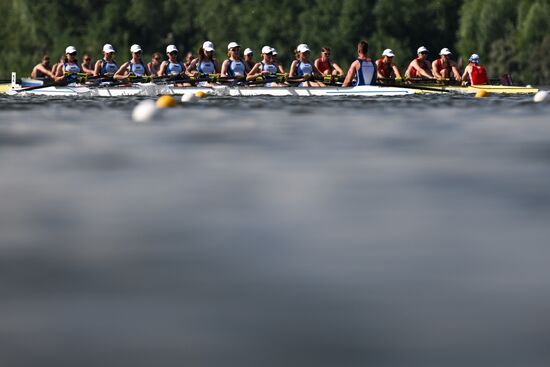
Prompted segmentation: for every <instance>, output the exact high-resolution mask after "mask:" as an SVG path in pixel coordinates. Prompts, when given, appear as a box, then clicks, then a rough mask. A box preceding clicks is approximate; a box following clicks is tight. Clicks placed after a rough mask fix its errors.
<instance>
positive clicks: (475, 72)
mask: <svg viewBox="0 0 550 367" xmlns="http://www.w3.org/2000/svg"><path fill="white" fill-rule="evenodd" d="M471 66H472V72H471V73H470V77H471V82H472V85H481V84H489V80H488V78H487V70H485V68H484V67H483V66H478V65H471Z"/></svg>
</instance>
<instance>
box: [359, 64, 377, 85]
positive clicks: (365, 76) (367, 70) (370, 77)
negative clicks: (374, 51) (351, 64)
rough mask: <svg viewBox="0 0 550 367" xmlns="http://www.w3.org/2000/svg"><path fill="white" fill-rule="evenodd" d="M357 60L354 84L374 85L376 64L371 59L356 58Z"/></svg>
mask: <svg viewBox="0 0 550 367" xmlns="http://www.w3.org/2000/svg"><path fill="white" fill-rule="evenodd" d="M357 61H359V70H357V74H356V76H355V83H354V86H359V85H374V84H375V82H376V65H374V63H373V62H372V60H371V59H367V60H362V59H357Z"/></svg>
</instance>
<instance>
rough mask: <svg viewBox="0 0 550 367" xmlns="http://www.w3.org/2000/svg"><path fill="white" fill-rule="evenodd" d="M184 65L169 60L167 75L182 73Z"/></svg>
mask: <svg viewBox="0 0 550 367" xmlns="http://www.w3.org/2000/svg"><path fill="white" fill-rule="evenodd" d="M183 70H184V69H183V66H181V64H180V63H179V62H171V61H170V60H168V65H166V72H165V74H166V75H180V74H181V73H183Z"/></svg>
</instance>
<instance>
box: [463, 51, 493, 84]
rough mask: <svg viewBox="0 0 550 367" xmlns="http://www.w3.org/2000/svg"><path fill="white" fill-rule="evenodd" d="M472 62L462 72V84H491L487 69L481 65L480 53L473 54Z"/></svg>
mask: <svg viewBox="0 0 550 367" xmlns="http://www.w3.org/2000/svg"><path fill="white" fill-rule="evenodd" d="M469 61H470V63H469V64H468V66H466V69H464V74H462V84H463V85H467V84H468V83H469V84H471V85H484V84H489V78H488V77H487V70H485V68H484V67H483V66H481V65H479V55H477V54H473V55H472V56H470V59H469Z"/></svg>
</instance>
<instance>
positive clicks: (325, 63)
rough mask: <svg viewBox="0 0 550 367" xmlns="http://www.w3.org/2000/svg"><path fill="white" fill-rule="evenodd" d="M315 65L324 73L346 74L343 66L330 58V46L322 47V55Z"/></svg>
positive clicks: (332, 74)
mask: <svg viewBox="0 0 550 367" xmlns="http://www.w3.org/2000/svg"><path fill="white" fill-rule="evenodd" d="M315 67H316V68H317V69H318V70H319V71H320V72H321V74H323V75H331V76H341V75H344V71H343V70H342V68H341V67H340V66H338V64H337V63H335V62H334V61H332V60H331V59H330V48H328V47H323V48H322V49H321V56H320V57H319V58H318V59H317V60H315Z"/></svg>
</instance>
